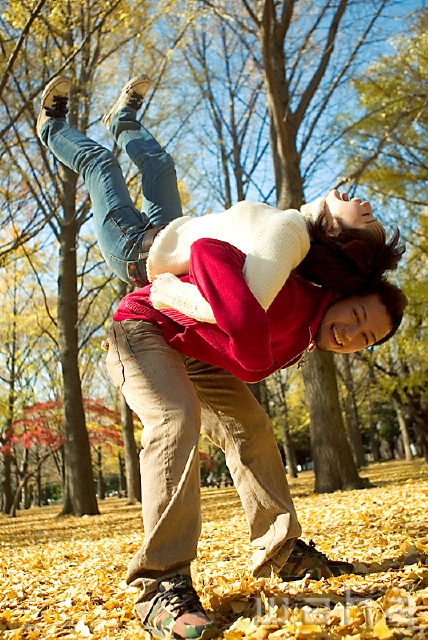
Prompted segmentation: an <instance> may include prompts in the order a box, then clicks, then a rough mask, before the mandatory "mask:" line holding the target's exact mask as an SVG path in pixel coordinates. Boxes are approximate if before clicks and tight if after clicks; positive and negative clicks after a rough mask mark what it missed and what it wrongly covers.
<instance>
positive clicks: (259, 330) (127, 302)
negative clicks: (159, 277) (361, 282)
mask: <svg viewBox="0 0 428 640" xmlns="http://www.w3.org/2000/svg"><path fill="white" fill-rule="evenodd" d="M244 261H245V254H244V253H242V251H240V250H239V249H236V247H233V246H232V245H230V244H228V243H227V242H222V241H220V240H213V239H210V238H203V239H201V240H197V241H196V242H194V243H193V244H192V250H191V257H190V266H189V275H188V276H183V278H182V280H184V281H186V282H191V283H192V284H195V285H196V286H197V287H198V289H199V290H200V291H201V293H202V294H203V296H204V297H205V299H206V300H207V301H208V302H209V303H210V305H211V307H212V310H213V312H214V316H215V318H216V321H217V324H208V323H206V322H198V321H197V320H193V319H191V318H189V317H187V316H185V315H183V314H181V313H179V312H178V311H175V310H173V309H167V310H162V311H158V310H156V309H154V308H153V307H152V305H151V303H150V288H151V285H148V286H147V287H144V288H142V289H137V290H135V291H133V292H132V293H129V294H128V295H127V296H125V297H124V298H123V299H122V300H121V301H120V303H119V307H118V309H117V311H116V313H115V314H114V316H113V319H114V320H116V321H122V320H129V319H133V320H145V321H146V322H151V323H152V324H156V325H157V326H159V327H160V329H161V330H162V334H163V336H164V338H165V341H166V342H167V343H168V344H169V345H170V346H171V347H173V348H174V349H177V351H180V353H183V354H184V355H186V356H188V357H191V358H195V359H197V360H202V361H203V362H207V363H208V364H212V365H214V366H217V367H221V368H223V369H227V370H228V371H230V372H231V373H232V374H233V375H235V376H236V377H237V378H240V379H241V380H244V381H245V382H258V381H259V380H262V379H263V378H266V376H268V375H270V374H271V373H273V372H274V371H276V370H277V369H280V368H282V367H288V366H291V365H292V364H294V363H295V362H297V361H298V360H299V359H300V357H301V356H302V354H303V353H304V352H305V351H306V349H307V348H308V347H309V345H310V344H311V342H312V341H313V337H314V336H315V333H316V331H317V328H318V325H319V323H320V321H321V318H322V317H323V315H324V312H325V310H326V307H327V306H328V303H329V302H330V300H331V295H332V294H331V292H329V291H326V290H325V289H321V288H320V287H317V286H315V285H313V284H311V283H310V282H307V281H306V280H303V279H302V278H293V277H290V278H288V280H287V282H286V283H285V284H284V286H283V288H282V289H281V291H280V292H279V294H278V295H277V297H276V298H275V300H274V301H273V303H272V305H271V306H270V307H269V309H268V310H267V311H264V309H263V308H262V307H261V306H260V304H259V303H258V302H257V300H256V298H255V297H254V296H253V294H252V293H251V291H250V289H249V288H248V285H247V283H246V281H245V278H244V276H243V273H242V269H243V266H244Z"/></svg>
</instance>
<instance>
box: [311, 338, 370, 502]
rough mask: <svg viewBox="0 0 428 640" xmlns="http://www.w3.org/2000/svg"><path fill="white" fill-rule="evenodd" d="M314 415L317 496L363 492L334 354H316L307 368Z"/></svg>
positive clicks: (312, 417)
mask: <svg viewBox="0 0 428 640" xmlns="http://www.w3.org/2000/svg"><path fill="white" fill-rule="evenodd" d="M303 377H304V380H305V386H306V402H307V405H308V408H309V415H310V432H311V445H312V457H313V461H314V471H315V493H328V492H332V491H338V490H345V489H361V488H362V487H363V486H364V482H363V480H362V479H361V478H360V477H359V475H358V471H357V468H356V466H355V462H354V459H353V457H352V453H351V448H350V446H349V442H348V439H347V437H346V434H345V429H344V426H343V421H342V414H341V411H340V406H339V395H338V391H337V383H336V378H335V371H334V360H333V355H332V354H331V353H322V352H320V351H317V350H316V351H315V352H314V353H312V354H310V356H309V358H308V364H307V365H306V367H304V368H303Z"/></svg>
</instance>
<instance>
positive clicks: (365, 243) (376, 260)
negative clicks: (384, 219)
mask: <svg viewBox="0 0 428 640" xmlns="http://www.w3.org/2000/svg"><path fill="white" fill-rule="evenodd" d="M340 226H341V231H340V233H339V235H338V236H334V237H333V236H329V235H327V234H326V231H325V216H324V215H321V216H319V218H318V219H317V221H316V222H308V231H309V235H310V237H311V248H310V250H309V253H308V254H307V256H306V257H305V258H304V260H303V261H302V262H301V263H300V265H299V267H298V268H297V273H298V275H300V276H302V277H303V278H306V280H310V281H311V282H314V283H315V284H319V285H322V286H323V287H326V288H327V289H330V291H334V292H335V293H341V294H343V295H346V296H352V295H357V294H358V293H360V292H362V291H364V290H365V289H367V287H368V286H371V287H373V286H376V285H377V284H378V283H380V282H381V280H382V276H383V274H384V273H385V271H391V270H394V269H396V268H397V265H398V262H399V261H400V259H401V258H402V256H403V253H404V252H405V247H404V246H403V245H401V244H399V242H400V232H399V230H398V229H395V231H394V233H393V234H392V237H391V239H390V240H389V241H388V242H387V240H386V235H385V232H384V231H383V230H382V232H380V231H379V232H376V233H374V232H371V231H370V230H369V229H354V228H351V227H348V226H347V225H345V224H344V223H341V224H340Z"/></svg>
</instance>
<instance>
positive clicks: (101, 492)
mask: <svg viewBox="0 0 428 640" xmlns="http://www.w3.org/2000/svg"><path fill="white" fill-rule="evenodd" d="M105 489H106V487H105V482H104V477H103V455H102V450H101V445H98V447H97V493H98V499H99V500H104V498H105V497H106V491H105Z"/></svg>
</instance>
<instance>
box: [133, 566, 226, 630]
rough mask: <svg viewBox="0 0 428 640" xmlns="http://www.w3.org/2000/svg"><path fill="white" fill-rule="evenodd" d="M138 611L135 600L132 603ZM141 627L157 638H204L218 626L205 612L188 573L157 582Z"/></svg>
mask: <svg viewBox="0 0 428 640" xmlns="http://www.w3.org/2000/svg"><path fill="white" fill-rule="evenodd" d="M136 609H137V613H138V604H137V605H136ZM142 623H143V627H144V628H145V629H146V630H147V631H149V633H151V634H152V635H153V636H156V637H158V638H179V639H180V640H182V639H184V638H194V639H195V640H206V639H207V638H215V637H217V636H218V629H217V628H216V627H215V625H214V622H213V621H212V620H210V618H208V616H207V614H206V613H205V611H204V609H203V607H202V604H201V601H200V600H199V597H198V595H197V593H196V591H195V590H194V588H193V587H192V580H191V578H190V576H185V575H177V576H174V577H172V578H169V579H168V580H164V581H163V582H160V583H159V587H158V592H157V594H156V596H155V597H154V599H153V603H152V606H151V609H150V611H149V613H148V614H147V615H146V616H145V617H144V619H143V620H142Z"/></svg>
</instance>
